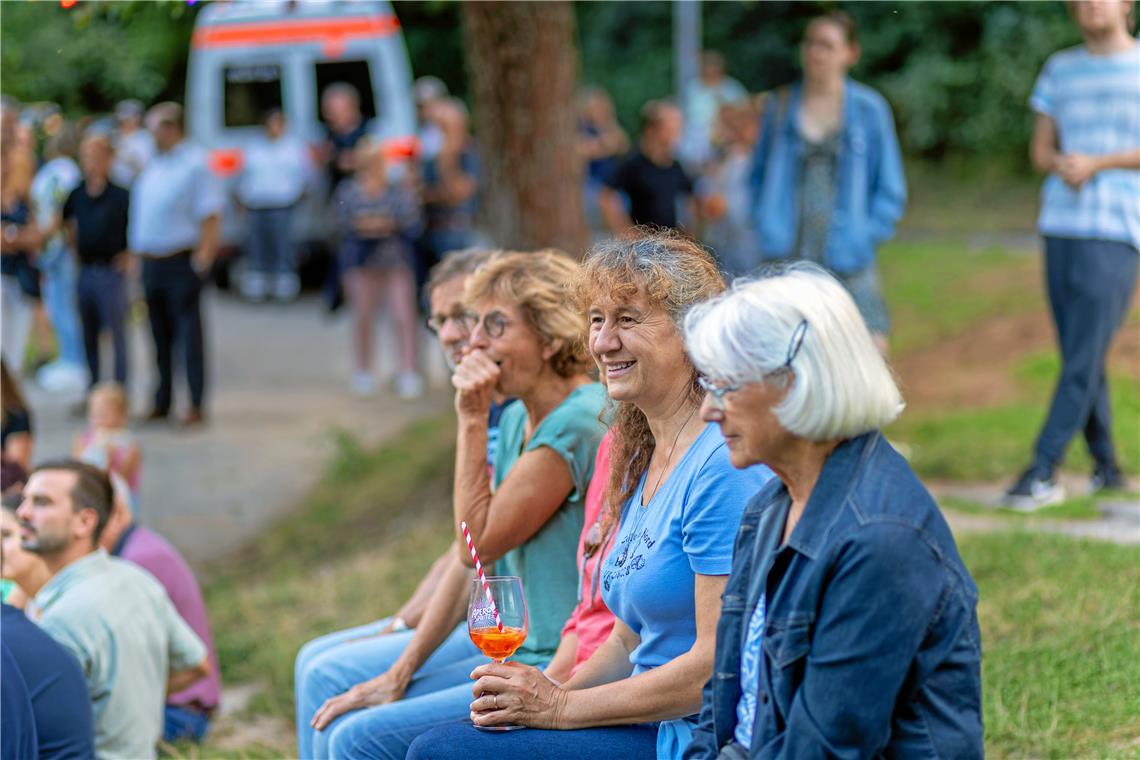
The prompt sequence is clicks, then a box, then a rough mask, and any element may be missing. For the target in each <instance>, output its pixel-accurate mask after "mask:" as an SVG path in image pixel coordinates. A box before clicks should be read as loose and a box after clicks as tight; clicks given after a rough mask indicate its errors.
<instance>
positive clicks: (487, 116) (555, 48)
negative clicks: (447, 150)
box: [462, 2, 589, 257]
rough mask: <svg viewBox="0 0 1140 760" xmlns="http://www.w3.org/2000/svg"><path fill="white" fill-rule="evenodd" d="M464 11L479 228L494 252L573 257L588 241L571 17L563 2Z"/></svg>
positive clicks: (471, 6)
mask: <svg viewBox="0 0 1140 760" xmlns="http://www.w3.org/2000/svg"><path fill="white" fill-rule="evenodd" d="M462 7H463V21H464V23H463V29H464V43H465V46H466V49H467V67H468V75H469V78H470V82H471V93H472V96H473V100H474V117H475V131H476V134H477V135H478V144H479V152H480V163H481V177H480V180H481V183H482V187H481V189H480V197H481V199H482V201H481V202H482V213H483V220H484V223H485V224H486V225H487V228H488V231H489V232H490V234H491V237H492V238H493V240H494V243H495V245H497V246H499V247H502V248H508V249H516V250H529V249H534V248H543V247H555V248H561V249H562V250H564V251H566V252H568V253H570V254H572V255H574V256H575V257H580V256H581V255H582V253H583V251H584V249H585V247H586V245H587V243H588V242H589V235H588V230H587V227H586V221H585V217H584V216H583V213H582V168H583V167H582V162H581V160H580V159H579V158H578V154H577V150H576V140H577V135H576V132H577V115H576V112H575V106H574V102H575V90H576V88H577V80H578V47H577V41H576V37H575V28H574V13H573V9H572V8H571V6H570V3H569V2H541V3H540V2H467V3H463V4H462Z"/></svg>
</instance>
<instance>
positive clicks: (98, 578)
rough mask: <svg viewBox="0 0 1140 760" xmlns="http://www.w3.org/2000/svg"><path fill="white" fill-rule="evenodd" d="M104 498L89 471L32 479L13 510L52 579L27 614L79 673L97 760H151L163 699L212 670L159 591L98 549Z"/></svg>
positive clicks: (53, 468)
mask: <svg viewBox="0 0 1140 760" xmlns="http://www.w3.org/2000/svg"><path fill="white" fill-rule="evenodd" d="M111 500H112V489H111V481H110V479H109V478H108V477H107V475H106V473H104V472H103V471H102V470H100V469H98V468H96V467H93V466H91V465H89V464H84V463H82V462H78V461H76V460H73V459H62V460H57V461H54V462H49V463H47V464H43V465H41V466H39V467H37V468H36V469H35V470H34V471H33V472H32V474H31V477H30V478H29V479H28V483H27V486H26V487H25V489H24V499H23V501H22V502H21V503H20V508H19V510H18V511H17V513H16V514H17V517H18V518H19V520H20V528H21V544H22V546H23V548H24V549H26V550H28V551H30V552H33V553H35V554H38V555H39V556H40V557H41V558H43V560H44V562H45V564H46V565H47V569H48V571H49V572H50V573H51V576H52V577H51V579H50V580H49V581H48V582H47V583H46V584H45V585H44V586H43V588H41V589H40V590H39V591H38V592H37V593H36V595H35V598H34V599H33V600H32V601H31V602H30V603H29V610H30V611H31V616H33V618H34V619H37V620H38V622H39V623H40V625H41V627H42V628H43V629H44V630H45V631H47V633H49V634H50V635H51V636H52V638H54V639H55V640H56V641H58V642H59V643H60V644H62V645H63V647H64V648H65V649H67V650H68V651H70V652H71V653H72V654H73V655H75V657H76V659H78V660H79V664H80V666H81V667H82V668H83V672H84V674H85V676H86V679H87V691H88V694H89V695H90V697H91V701H92V712H93V715H94V721H95V752H96V755H97V756H98V757H101V758H110V757H128V758H152V757H154V756H155V745H156V744H157V743H158V740H159V739H160V738H161V736H162V723H163V705H164V703H165V701H166V699H165V698H166V694H167V692H177V691H181V690H182V689H185V688H187V687H188V686H190V685H192V684H194V683H196V682H197V681H198V680H199V679H201V678H203V677H205V676H206V675H208V674H209V672H210V663H209V659H208V657H207V653H206V645H205V644H203V643H202V640H201V639H199V638H198V636H197V635H196V634H195V633H194V631H193V630H191V628H190V626H188V625H187V624H186V622H185V621H184V620H183V619H182V618H181V617H180V616H179V615H178V612H177V610H175V609H174V605H173V604H172V603H171V601H170V598H169V597H168V596H167V595H166V592H165V591H164V590H163V588H162V586H161V585H160V584H159V583H158V582H157V581H156V580H154V578H152V577H151V576H150V575H148V574H147V573H146V572H145V571H143V570H141V569H139V568H138V567H135V566H134V565H132V564H131V563H129V562H124V561H123V560H120V559H115V558H112V557H109V556H107V552H106V551H104V550H103V549H102V548H99V547H98V541H99V536H100V535H101V534H102V532H103V527H104V526H105V525H106V524H107V519H108V517H109V516H110V514H111Z"/></svg>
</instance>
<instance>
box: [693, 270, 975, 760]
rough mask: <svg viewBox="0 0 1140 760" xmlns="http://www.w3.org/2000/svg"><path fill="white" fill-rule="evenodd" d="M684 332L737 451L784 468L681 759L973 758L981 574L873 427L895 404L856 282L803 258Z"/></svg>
mask: <svg viewBox="0 0 1140 760" xmlns="http://www.w3.org/2000/svg"><path fill="white" fill-rule="evenodd" d="M685 346H686V347H687V349H688V352H689V355H690V356H692V357H693V362H694V363H695V364H696V366H697V369H698V370H699V371H700V372H701V373H702V374H703V375H704V376H705V377H706V378H707V380H706V381H705V387H706V388H707V389H708V396H707V397H706V399H705V401H704V404H703V405H702V407H701V418H702V419H703V420H705V421H706V422H708V423H710V424H715V425H718V426H719V427H720V432H721V434H722V435H723V437H724V440H725V441H726V443H727V445H728V448H729V451H730V452H731V457H732V464H733V465H734V466H735V467H742V468H743V467H752V466H755V465H756V464H765V465H767V466H769V467H771V468H772V469H773V470H774V471H775V472H776V476H777V480H774V481H772V482H771V483H769V484H768V486H767V487H765V488H764V490H762V491H761V492H760V493H759V494H757V495H756V497H755V498H754V499H753V500H752V501H751V502H750V503H749V505H748V508H747V510H746V511H745V513H744V519H743V521H742V522H741V524H740V531H739V534H738V536H737V539H736V553H735V557H734V559H733V564H732V575H731V576H730V577H729V579H728V586H727V587H726V588H725V593H724V599H725V605H724V608H723V610H722V612H721V616H720V623H719V624H718V626H717V634H716V640H717V642H718V646H717V651H716V665H715V669H714V671H713V673H712V677H711V678H710V679H709V681H708V684H707V685H706V686H705V689H704V697H703V700H702V706H701V717H700V724H699V726H698V727H697V730H696V731H695V733H694V737H693V742H692V744H691V745H690V747H689V749H688V751H687V752H686V754H685V757H686V758H689V759H691V760H696V759H698V758H701V759H704V760H714V758H716V759H720V760H723V759H724V758H728V759H729V760H738V759H743V758H769V757H780V758H785V757H786V758H801V757H954V758H981V757H982V755H983V747H982V699H981V697H982V695H981V657H982V655H981V639H980V633H979V630H978V615H977V604H978V589H977V587H976V586H975V585H974V581H973V580H972V579H971V578H970V574H969V572H968V571H967V570H966V567H965V565H963V564H962V559H961V557H960V556H959V555H958V548H957V546H956V545H955V543H954V536H953V535H952V534H951V533H950V528H949V526H947V524H946V521H945V519H944V518H943V517H942V513H941V512H940V511H939V509H938V505H937V504H936V503H935V501H934V499H933V498H932V497H931V496H930V493H929V492H927V490H926V488H925V487H923V485H922V483H921V482H919V480H918V478H917V477H915V474H914V472H913V471H912V470H911V469H910V466H909V465H908V464H907V462H906V460H905V459H904V458H903V457H902V456H900V455H899V453H898V452H897V451H895V450H894V449H893V448H892V447H891V445H890V443H888V442H887V439H886V438H884V437H883V435H882V433H881V432H879V431H880V429H881V428H883V427H885V426H886V425H888V424H889V423H890V422H891V421H893V420H894V419H895V418H896V417H897V416H898V415H899V413H900V412H901V411H902V409H903V401H902V397H901V395H900V394H899V390H898V387H897V386H896V385H895V381H894V379H893V378H892V377H891V371H890V369H889V368H888V367H887V364H886V362H885V361H884V360H883V358H882V356H881V355H880V353H879V351H878V349H877V347H876V345H875V342H874V338H873V336H872V334H871V332H870V331H869V330H868V328H867V325H866V323H864V321H863V320H862V319H861V318H860V317H859V312H858V308H857V306H856V304H855V302H854V300H853V299H852V297H851V295H850V294H849V293H848V292H847V290H845V289H844V287H843V286H842V285H841V284H840V283H839V282H838V281H837V280H836V279H835V278H833V277H832V276H831V275H829V274H827V273H826V272H824V271H823V270H822V269H821V268H819V267H817V266H814V265H802V264H801V265H800V266H798V267H795V268H792V269H790V270H789V271H787V272H785V273H783V274H776V275H774V276H770V277H767V278H764V279H761V280H758V281H753V282H745V283H741V284H737V285H734V287H733V289H732V290H731V291H730V292H729V293H728V294H726V295H723V296H721V297H719V298H716V299H714V300H713V301H711V302H709V303H705V304H701V305H700V306H698V307H696V308H695V309H694V310H693V311H691V312H690V313H689V314H688V316H687V317H686V318H685ZM729 600H731V604H730V603H729Z"/></svg>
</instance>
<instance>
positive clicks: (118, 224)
mask: <svg viewBox="0 0 1140 760" xmlns="http://www.w3.org/2000/svg"><path fill="white" fill-rule="evenodd" d="M130 204H131V195H130V193H128V192H127V191H126V190H124V189H123V188H121V187H119V186H118V185H112V184H110V183H108V184H107V186H106V187H105V188H104V189H103V192H102V193H100V194H99V195H97V196H92V195H91V194H90V193H89V192H88V191H87V183H86V182H84V183H82V184H81V185H79V187H77V188H75V189H74V190H72V191H71V194H70V195H68V196H67V201H66V202H65V203H64V204H63V218H64V219H65V220H70V219H74V220H75V232H76V235H75V243H76V246H75V247H76V254H77V255H78V257H79V263H80V264H83V265H84V266H107V265H109V264H110V263H111V260H112V259H113V258H114V257H115V255H116V254H119V253H122V252H123V251H125V250H127V219H128V215H129V212H130Z"/></svg>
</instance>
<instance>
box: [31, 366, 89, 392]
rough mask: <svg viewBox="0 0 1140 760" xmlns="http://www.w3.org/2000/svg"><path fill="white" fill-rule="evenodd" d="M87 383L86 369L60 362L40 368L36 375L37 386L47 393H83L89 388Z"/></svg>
mask: <svg viewBox="0 0 1140 760" xmlns="http://www.w3.org/2000/svg"><path fill="white" fill-rule="evenodd" d="M87 381H88V376H87V368H86V367H81V366H79V365H78V364H72V363H71V362H64V361H59V360H56V361H54V362H52V363H51V364H48V365H46V366H43V367H40V370H39V371H38V372H37V373H36V384H37V385H39V386H40V387H41V388H43V389H44V390H45V391H53V392H59V393H63V392H69V391H82V390H85V389H86V388H87Z"/></svg>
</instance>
